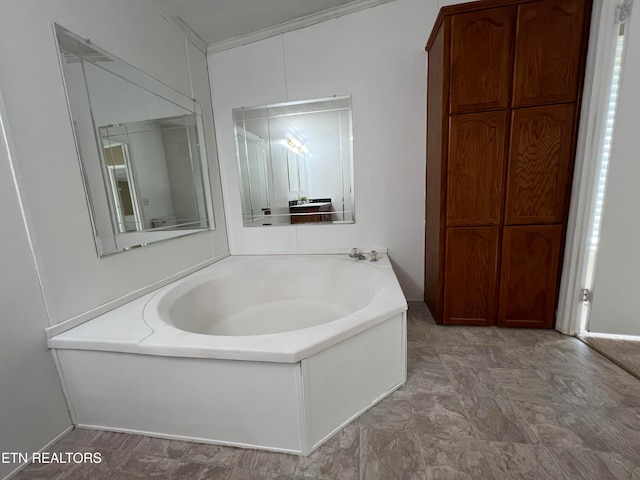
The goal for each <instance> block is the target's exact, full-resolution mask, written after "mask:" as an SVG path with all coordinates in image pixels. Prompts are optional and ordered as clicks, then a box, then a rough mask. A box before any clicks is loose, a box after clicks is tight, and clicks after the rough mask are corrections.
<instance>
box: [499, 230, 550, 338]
mask: <svg viewBox="0 0 640 480" xmlns="http://www.w3.org/2000/svg"><path fill="white" fill-rule="evenodd" d="M561 241H562V225H536V226H526V227H504V232H503V237H502V264H501V274H500V299H499V311H498V324H499V325H502V326H512V327H540V328H551V327H553V324H554V311H555V302H556V293H557V292H556V291H557V285H558V265H559V263H558V262H559V258H560V246H561V245H560V243H561Z"/></svg>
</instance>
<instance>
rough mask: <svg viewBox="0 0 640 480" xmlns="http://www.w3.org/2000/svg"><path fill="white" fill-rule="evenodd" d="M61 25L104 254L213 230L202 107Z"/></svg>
mask: <svg viewBox="0 0 640 480" xmlns="http://www.w3.org/2000/svg"><path fill="white" fill-rule="evenodd" d="M55 31H56V37H57V40H58V46H59V51H60V63H61V65H62V72H63V75H64V82H65V88H66V90H67V98H68V102H69V109H70V112H71V119H72V122H73V127H74V133H75V138H76V145H77V149H78V155H79V157H80V165H81V168H82V173H83V179H84V182H85V191H86V193H87V200H88V203H89V208H90V211H91V218H92V222H93V230H94V234H95V240H96V248H97V250H98V255H99V256H104V255H110V254H113V253H117V252H122V251H125V250H129V249H131V248H135V247H139V246H145V245H149V244H154V243H158V242H162V241H166V240H169V239H172V238H176V237H181V236H184V235H190V234H194V233H199V232H202V231H203V230H207V229H209V228H212V227H213V218H212V213H211V211H212V210H211V198H210V190H209V182H208V173H207V172H208V170H207V159H206V151H205V149H204V137H203V129H202V128H203V127H202V118H201V109H200V106H199V105H198V104H197V103H196V102H195V101H194V100H192V99H190V98H188V97H186V96H184V95H183V94H181V93H179V92H178V91H176V90H174V89H172V88H170V87H168V86H167V85H165V84H163V83H161V82H160V81H158V80H156V79H154V78H153V77H150V76H149V75H147V74H145V73H144V72H142V71H140V70H138V69H136V68H134V67H132V66H131V65H129V64H127V63H125V62H123V61H122V60H119V59H117V58H116V57H114V56H113V55H110V54H109V53H107V52H105V51H104V50H102V49H100V48H98V47H96V46H95V45H93V44H92V43H90V42H89V41H87V40H84V39H82V38H80V37H78V36H77V35H74V34H73V33H71V32H69V31H68V30H66V29H64V28H62V27H60V26H58V25H56V26H55Z"/></svg>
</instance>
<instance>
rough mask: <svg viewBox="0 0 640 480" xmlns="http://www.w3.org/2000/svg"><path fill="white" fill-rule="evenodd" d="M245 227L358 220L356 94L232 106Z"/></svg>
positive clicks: (351, 221)
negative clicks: (353, 112)
mask: <svg viewBox="0 0 640 480" xmlns="http://www.w3.org/2000/svg"><path fill="white" fill-rule="evenodd" d="M233 121H234V126H235V136H236V154H237V159H238V167H239V172H240V189H241V198H242V219H243V223H244V225H245V226H247V227H249V226H251V227H254V226H270V225H291V224H300V223H304V224H318V225H320V224H328V223H353V222H354V220H355V218H354V211H353V165H352V157H353V156H352V150H353V148H352V145H353V141H352V140H353V137H352V120H351V96H350V95H347V96H341V97H331V98H323V99H317V100H306V101H302V102H288V103H279V104H274V105H263V106H259V107H251V108H237V109H234V110H233Z"/></svg>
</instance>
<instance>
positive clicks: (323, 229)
mask: <svg viewBox="0 0 640 480" xmlns="http://www.w3.org/2000/svg"><path fill="white" fill-rule="evenodd" d="M437 9H438V5H437V2H435V1H424V0H396V1H394V2H390V3H387V4H384V5H380V6H377V7H373V8H369V9H366V10H362V11H360V12H357V13H353V14H350V15H346V16H343V17H339V18H336V19H333V20H330V21H327V22H323V23H320V24H317V25H313V26H310V27H306V28H302V29H299V30H295V31H292V32H288V33H285V34H282V35H278V36H275V37H272V38H268V39H265V40H261V41H259V42H255V43H252V44H248V45H244V46H241V47H237V48H233V49H231V50H227V51H223V52H219V53H213V54H210V55H209V68H210V72H211V81H212V91H213V97H214V112H215V119H216V130H217V133H218V136H219V137H218V139H219V141H218V153H219V155H220V161H221V169H222V175H223V177H224V185H223V189H224V193H225V200H226V204H225V207H226V211H227V218H228V227H229V242H230V248H231V251H232V253H236V254H239V253H248V252H274V251H278V252H302V251H318V250H328V249H348V248H350V247H353V246H358V247H362V248H371V247H380V246H383V247H388V248H389V254H390V256H391V258H392V259H393V261H394V268H395V271H396V274H397V275H398V278H399V280H400V283H401V285H402V288H403V290H404V293H405V295H406V296H407V297H408V298H409V299H421V298H422V291H423V258H424V200H425V140H424V138H425V128H426V118H425V111H426V107H425V105H426V93H425V92H426V87H425V85H426V59H427V56H426V53H425V51H424V46H425V44H426V41H427V38H428V35H429V33H430V30H431V27H432V25H433V23H434V20H435V17H436V15H437ZM334 94H336V95H344V94H352V96H353V136H354V140H353V150H354V152H353V154H354V183H355V189H354V190H355V209H356V213H355V215H356V223H355V224H353V225H322V226H318V225H314V226H309V225H300V226H281V227H243V226H242V213H241V201H240V189H239V185H240V181H239V179H238V172H237V165H236V156H235V145H234V135H233V119H232V115H231V110H232V109H233V108H238V107H242V106H246V107H249V106H254V105H264V104H269V103H276V102H282V101H293V100H303V99H310V98H321V97H328V96H331V95H334Z"/></svg>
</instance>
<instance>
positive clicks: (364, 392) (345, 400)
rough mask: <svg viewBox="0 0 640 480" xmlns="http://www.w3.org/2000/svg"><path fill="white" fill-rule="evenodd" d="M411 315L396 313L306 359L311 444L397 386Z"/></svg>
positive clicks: (339, 426) (401, 370)
mask: <svg viewBox="0 0 640 480" xmlns="http://www.w3.org/2000/svg"><path fill="white" fill-rule="evenodd" d="M404 325H406V319H405V318H404V316H403V315H396V316H395V317H393V318H392V319H391V320H388V321H386V322H383V323H381V324H379V325H376V326H375V327H373V328H370V329H369V330H366V331H365V332H363V333H362V334H360V335H356V336H354V337H351V338H349V339H347V340H345V341H343V342H340V343H338V344H337V345H334V346H333V347H331V348H328V349H326V350H324V351H322V352H319V353H318V354H316V355H313V356H312V357H310V358H308V359H306V360H303V361H302V372H303V373H302V376H303V378H304V379H307V380H306V381H305V385H304V388H305V393H306V395H305V403H306V408H308V409H309V411H310V412H313V414H312V415H311V416H310V418H309V426H308V435H309V441H310V446H311V447H312V449H313V448H315V447H317V446H319V445H320V444H321V443H323V442H324V441H325V440H326V439H327V438H328V437H330V436H332V435H333V434H334V433H335V432H336V429H337V428H341V427H342V426H343V425H346V424H347V423H349V422H350V421H351V419H352V418H353V416H354V412H357V413H358V414H360V413H361V412H362V411H363V410H365V409H366V408H368V407H369V406H371V405H372V404H374V403H376V402H377V401H378V400H380V392H385V393H386V392H389V391H392V390H395V388H396V387H397V386H398V384H399V383H404V379H403V378H398V372H404V371H406V369H403V363H404V357H403V353H402V352H404V351H405V349H404V348H403V343H404V339H405V338H406V331H405V329H404V328H403V326H404Z"/></svg>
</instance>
